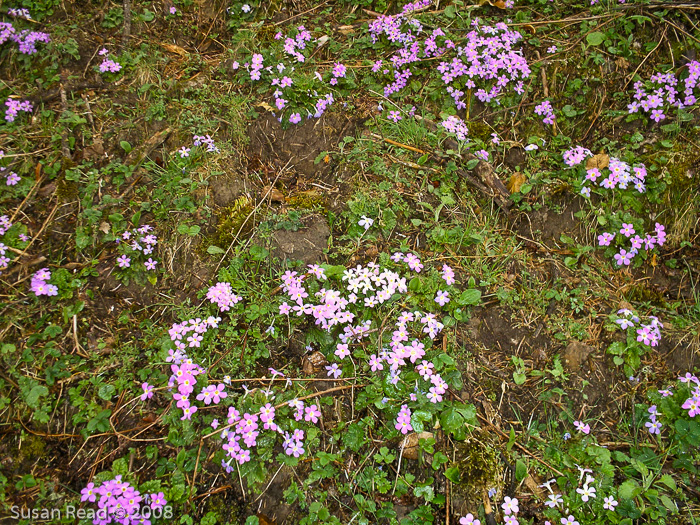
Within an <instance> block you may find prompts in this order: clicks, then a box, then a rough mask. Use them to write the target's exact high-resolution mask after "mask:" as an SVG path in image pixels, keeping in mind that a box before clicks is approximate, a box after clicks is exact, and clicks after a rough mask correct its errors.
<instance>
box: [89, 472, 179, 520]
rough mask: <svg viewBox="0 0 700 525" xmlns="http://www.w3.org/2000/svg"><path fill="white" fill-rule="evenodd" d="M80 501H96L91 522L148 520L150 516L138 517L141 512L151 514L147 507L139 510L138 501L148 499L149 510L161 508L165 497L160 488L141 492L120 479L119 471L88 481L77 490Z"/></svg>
mask: <svg viewBox="0 0 700 525" xmlns="http://www.w3.org/2000/svg"><path fill="white" fill-rule="evenodd" d="M80 501H81V502H85V501H87V502H89V503H95V502H97V507H98V511H97V513H95V519H94V520H93V523H94V524H95V525H108V524H109V523H120V524H121V525H136V524H143V523H150V520H143V519H142V518H141V515H149V516H150V514H151V513H150V512H148V511H146V512H144V511H143V509H142V507H141V505H142V503H148V504H149V509H150V510H151V511H162V510H163V507H165V505H167V503H168V501H167V500H166V499H165V494H163V493H162V492H158V493H154V494H146V495H145V496H142V495H141V493H140V492H139V491H138V490H136V489H135V488H134V487H132V486H131V485H130V484H129V483H128V482H127V481H122V477H121V475H119V476H116V477H115V478H114V479H111V480H109V481H105V482H104V483H102V484H101V485H99V486H95V484H94V483H88V484H87V486H86V487H85V488H84V489H83V490H81V491H80Z"/></svg>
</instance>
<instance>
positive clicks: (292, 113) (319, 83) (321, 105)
mask: <svg viewBox="0 0 700 525" xmlns="http://www.w3.org/2000/svg"><path fill="white" fill-rule="evenodd" d="M275 40H276V41H277V42H278V43H277V44H276V45H275V46H274V47H273V48H272V49H268V50H263V51H264V53H265V55H267V56H264V55H263V53H253V55H252V57H251V60H250V62H245V63H244V64H243V67H241V64H240V63H239V62H238V61H235V62H233V66H232V67H233V69H234V70H240V71H241V73H242V75H243V79H244V80H246V81H251V82H263V83H265V84H267V85H268V86H269V87H270V88H271V89H274V92H273V98H274V106H275V108H274V109H273V111H274V114H275V116H277V115H279V116H278V117H277V118H278V120H279V121H280V122H284V123H291V124H299V123H301V122H302V121H303V120H304V119H307V118H311V117H315V118H318V117H320V116H321V115H323V113H324V112H325V111H326V109H327V108H328V107H329V106H330V105H331V104H333V103H334V102H335V96H334V94H333V89H334V88H336V87H337V86H338V85H339V82H341V81H342V80H343V79H344V78H346V75H347V68H346V67H345V65H343V64H341V63H339V62H336V63H334V64H333V65H332V66H331V67H329V68H327V69H326V71H325V72H323V74H322V73H320V72H319V71H314V72H313V73H311V72H310V71H304V70H302V69H297V67H298V66H299V65H300V64H303V63H305V62H306V60H307V58H309V57H310V56H311V53H313V50H314V49H315V47H314V46H311V45H310V43H311V41H312V40H314V39H313V37H312V36H311V33H310V32H309V31H308V30H307V29H306V28H305V27H304V26H299V27H298V28H296V30H294V31H292V32H290V33H289V34H288V35H287V36H284V35H283V34H282V33H281V32H280V33H277V34H276V35H275ZM266 63H267V65H266ZM300 90H305V93H303V94H302V93H299V91H300ZM299 95H301V96H299Z"/></svg>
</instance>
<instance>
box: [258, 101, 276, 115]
mask: <svg viewBox="0 0 700 525" xmlns="http://www.w3.org/2000/svg"><path fill="white" fill-rule="evenodd" d="M255 105H256V106H257V107H259V108H263V109H266V110H267V111H269V112H270V113H274V112H275V109H274V108H273V107H272V106H271V105H270V104H268V103H267V102H260V103H259V104H255Z"/></svg>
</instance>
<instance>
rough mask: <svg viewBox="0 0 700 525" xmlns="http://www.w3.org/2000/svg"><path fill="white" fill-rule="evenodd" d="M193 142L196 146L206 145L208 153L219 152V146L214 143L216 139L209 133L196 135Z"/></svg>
mask: <svg viewBox="0 0 700 525" xmlns="http://www.w3.org/2000/svg"><path fill="white" fill-rule="evenodd" d="M192 143H193V144H194V145H195V146H206V147H207V152H208V153H219V148H218V147H217V146H216V145H215V144H214V139H213V138H211V137H210V136H209V135H194V136H193V137H192Z"/></svg>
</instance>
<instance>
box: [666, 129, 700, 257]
mask: <svg viewBox="0 0 700 525" xmlns="http://www.w3.org/2000/svg"><path fill="white" fill-rule="evenodd" d="M678 143H679V144H683V143H682V142H681V141H678ZM684 146H685V144H684ZM699 175H700V155H698V152H697V150H695V148H692V149H686V150H683V151H678V152H676V153H673V154H671V157H670V160H669V162H668V164H667V165H666V177H665V182H666V184H667V188H666V191H665V193H664V198H663V199H662V206H661V209H662V210H663V211H664V215H663V216H661V217H660V219H661V220H660V222H662V223H664V224H665V225H666V231H667V232H668V242H669V245H670V246H673V247H675V246H679V245H680V243H681V242H683V241H687V240H689V239H690V232H691V231H692V229H693V228H694V227H695V226H696V225H697V218H698V215H700V201H699V200H698V199H696V198H695V193H696V191H697V189H696V188H697V180H698V176H699Z"/></svg>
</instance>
